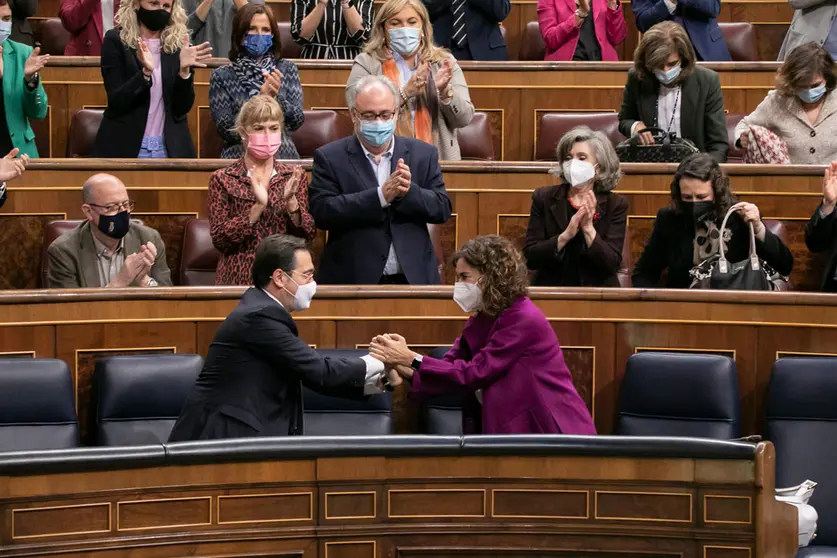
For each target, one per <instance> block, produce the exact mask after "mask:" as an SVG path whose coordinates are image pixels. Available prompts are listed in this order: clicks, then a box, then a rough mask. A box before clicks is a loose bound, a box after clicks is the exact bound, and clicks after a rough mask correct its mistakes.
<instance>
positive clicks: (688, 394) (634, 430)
mask: <svg viewBox="0 0 837 558" xmlns="http://www.w3.org/2000/svg"><path fill="white" fill-rule="evenodd" d="M739 425H740V410H739V397H738V373H737V372H736V368H735V361H734V360H732V359H731V358H728V357H725V356H720V355H709V354H687V353H653V352H648V353H637V354H634V355H631V357H630V358H629V359H628V363H627V366H626V368H625V377H624V378H623V380H622V391H621V394H620V401H619V424H618V426H617V431H618V432H619V433H620V434H622V435H629V436H687V437H696V438H715V439H719V440H729V439H732V438H738V437H739V428H740V426H739Z"/></svg>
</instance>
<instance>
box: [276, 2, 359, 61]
mask: <svg viewBox="0 0 837 558" xmlns="http://www.w3.org/2000/svg"><path fill="white" fill-rule="evenodd" d="M317 2H318V0H293V3H292V4H291V35H292V36H293V38H294V41H296V42H297V43H299V44H300V45H302V58H313V59H321V60H335V59H339V60H353V59H354V58H355V57H356V56H357V55H358V54H360V51H361V49H362V48H363V44H364V43H365V42H366V41H367V40H368V39H369V32H370V29H371V28H372V0H350V1H349V4H350V5H351V6H354V7H355V8H356V9H357V11H358V12H360V17H361V19H362V20H363V28H362V29H360V30H358V32H357V33H355V34H354V35H350V34H349V30H348V28H347V27H346V21H345V20H344V19H343V8H342V6H341V5H340V0H331V1H330V2H329V3H328V4H327V5H326V9H325V12H324V13H323V19H322V20H321V21H320V25H319V26H318V27H317V31H316V32H315V33H314V36H313V37H311V38H310V39H305V38H303V37H301V36H300V32H301V31H302V20H303V19H304V18H305V16H307V15H308V14H309V13H311V11H312V10H313V9H314V7H315V6H316V5H317Z"/></svg>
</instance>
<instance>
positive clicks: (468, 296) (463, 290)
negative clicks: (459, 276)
mask: <svg viewBox="0 0 837 558" xmlns="http://www.w3.org/2000/svg"><path fill="white" fill-rule="evenodd" d="M453 301H454V302H456V303H457V304H458V305H459V307H460V308H462V310H463V311H464V312H468V313H469V314H470V313H471V312H476V311H477V310H479V309H480V308H482V290H480V288H479V286H478V285H477V284H476V283H463V282H462V281H457V282H456V283H454V284H453Z"/></svg>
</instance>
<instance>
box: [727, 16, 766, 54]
mask: <svg viewBox="0 0 837 558" xmlns="http://www.w3.org/2000/svg"><path fill="white" fill-rule="evenodd" d="M718 26H719V27H720V28H721V33H723V34H724V42H726V43H727V48H728V49H729V53H730V56H732V60H733V62H758V60H759V44H758V39H757V38H756V28H755V26H754V25H753V24H752V23H748V22H746V21H736V22H724V23H718Z"/></svg>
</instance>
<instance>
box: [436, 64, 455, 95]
mask: <svg viewBox="0 0 837 558" xmlns="http://www.w3.org/2000/svg"><path fill="white" fill-rule="evenodd" d="M451 79H453V64H451V62H450V60H448V59H445V61H444V62H442V66H441V67H440V68H439V71H438V72H436V91H438V92H439V97H442V96H444V94H445V91H447V89H448V86H450V82H451Z"/></svg>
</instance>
